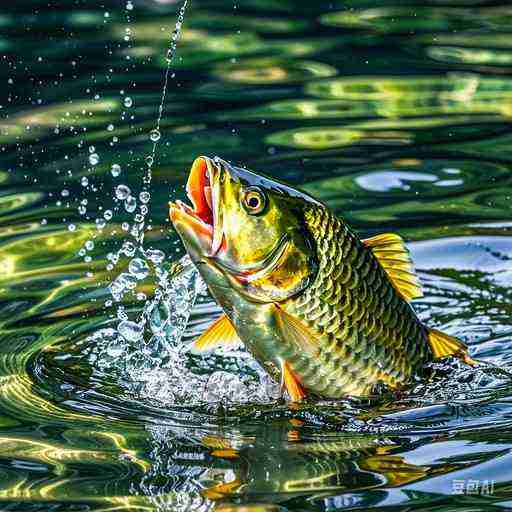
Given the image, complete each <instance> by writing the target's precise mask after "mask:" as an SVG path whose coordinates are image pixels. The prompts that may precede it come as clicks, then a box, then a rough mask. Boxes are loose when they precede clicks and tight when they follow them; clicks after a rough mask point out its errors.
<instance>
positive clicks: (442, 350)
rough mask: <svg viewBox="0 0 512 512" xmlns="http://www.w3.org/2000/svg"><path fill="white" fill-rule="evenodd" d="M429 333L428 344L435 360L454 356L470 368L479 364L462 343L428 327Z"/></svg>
mask: <svg viewBox="0 0 512 512" xmlns="http://www.w3.org/2000/svg"><path fill="white" fill-rule="evenodd" d="M427 331H428V343H429V345H430V348H431V349H432V353H433V354H434V358H435V359H443V358H444V357H449V356H453V357H458V358H459V359H461V360H462V361H464V362H465V363H466V364H468V365H470V366H476V364H477V362H476V361H475V360H474V359H472V358H471V357H470V356H469V354H468V347H467V346H466V345H465V344H464V343H462V341H460V340H459V339H457V338H454V337H453V336H449V335H448V334H445V333H444V332H441V331H438V330H437V329H430V328H428V327H427Z"/></svg>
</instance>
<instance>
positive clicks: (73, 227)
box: [68, 224, 76, 231]
mask: <svg viewBox="0 0 512 512" xmlns="http://www.w3.org/2000/svg"><path fill="white" fill-rule="evenodd" d="M68 230H69V231H75V230H76V226H75V225H74V224H69V225H68Z"/></svg>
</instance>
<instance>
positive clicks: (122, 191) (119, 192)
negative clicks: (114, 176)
mask: <svg viewBox="0 0 512 512" xmlns="http://www.w3.org/2000/svg"><path fill="white" fill-rule="evenodd" d="M131 192H132V191H131V190H130V188H129V187H127V186H126V185H118V186H117V187H116V197H117V199H121V200H123V199H126V198H127V197H128V196H129V195H130V194H131Z"/></svg>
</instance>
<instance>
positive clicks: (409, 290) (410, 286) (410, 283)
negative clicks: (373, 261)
mask: <svg viewBox="0 0 512 512" xmlns="http://www.w3.org/2000/svg"><path fill="white" fill-rule="evenodd" d="M362 242H363V244H364V245H365V246H366V247H368V248H369V249H370V250H371V251H372V253H373V255H374V256H375V257H376V258H377V261H378V262H379V263H380V264H381V266H382V268H383V269H384V270H385V271H386V274H387V275H388V277H389V279H390V280H391V282H392V283H393V286H394V287H395V288H396V290H397V291H398V293H400V295H402V297H403V298H404V299H405V300H412V299H417V298H418V297H423V292H422V291H421V284H420V281H419V279H418V276H417V275H416V273H415V272H414V268H413V265H412V260H411V257H410V255H409V250H408V249H407V247H406V246H405V243H404V241H403V240H402V238H401V237H400V236H398V235H395V234H394V233H385V234H383V235H377V236H374V237H372V238H367V239H366V240H363V241H362Z"/></svg>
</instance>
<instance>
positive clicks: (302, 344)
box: [274, 305, 319, 355]
mask: <svg viewBox="0 0 512 512" xmlns="http://www.w3.org/2000/svg"><path fill="white" fill-rule="evenodd" d="M274 315H275V320H276V324H277V328H278V329H279V330H280V332H281V334H282V335H283V338H284V339H285V340H288V341H291V342H292V343H294V344H295V345H296V346H297V348H299V349H300V350H302V351H304V352H307V353H308V354H312V355H317V354H318V347H319V344H318V342H317V337H318V335H317V334H315V333H314V332H313V331H312V330H311V329H310V328H309V327H308V326H307V325H306V324H305V323H304V322H302V321H301V320H300V319H298V318H295V317H294V316H292V315H290V314H288V313H287V312H286V311H284V310H283V309H281V308H280V307H279V306H277V305H276V306H275V312H274Z"/></svg>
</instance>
